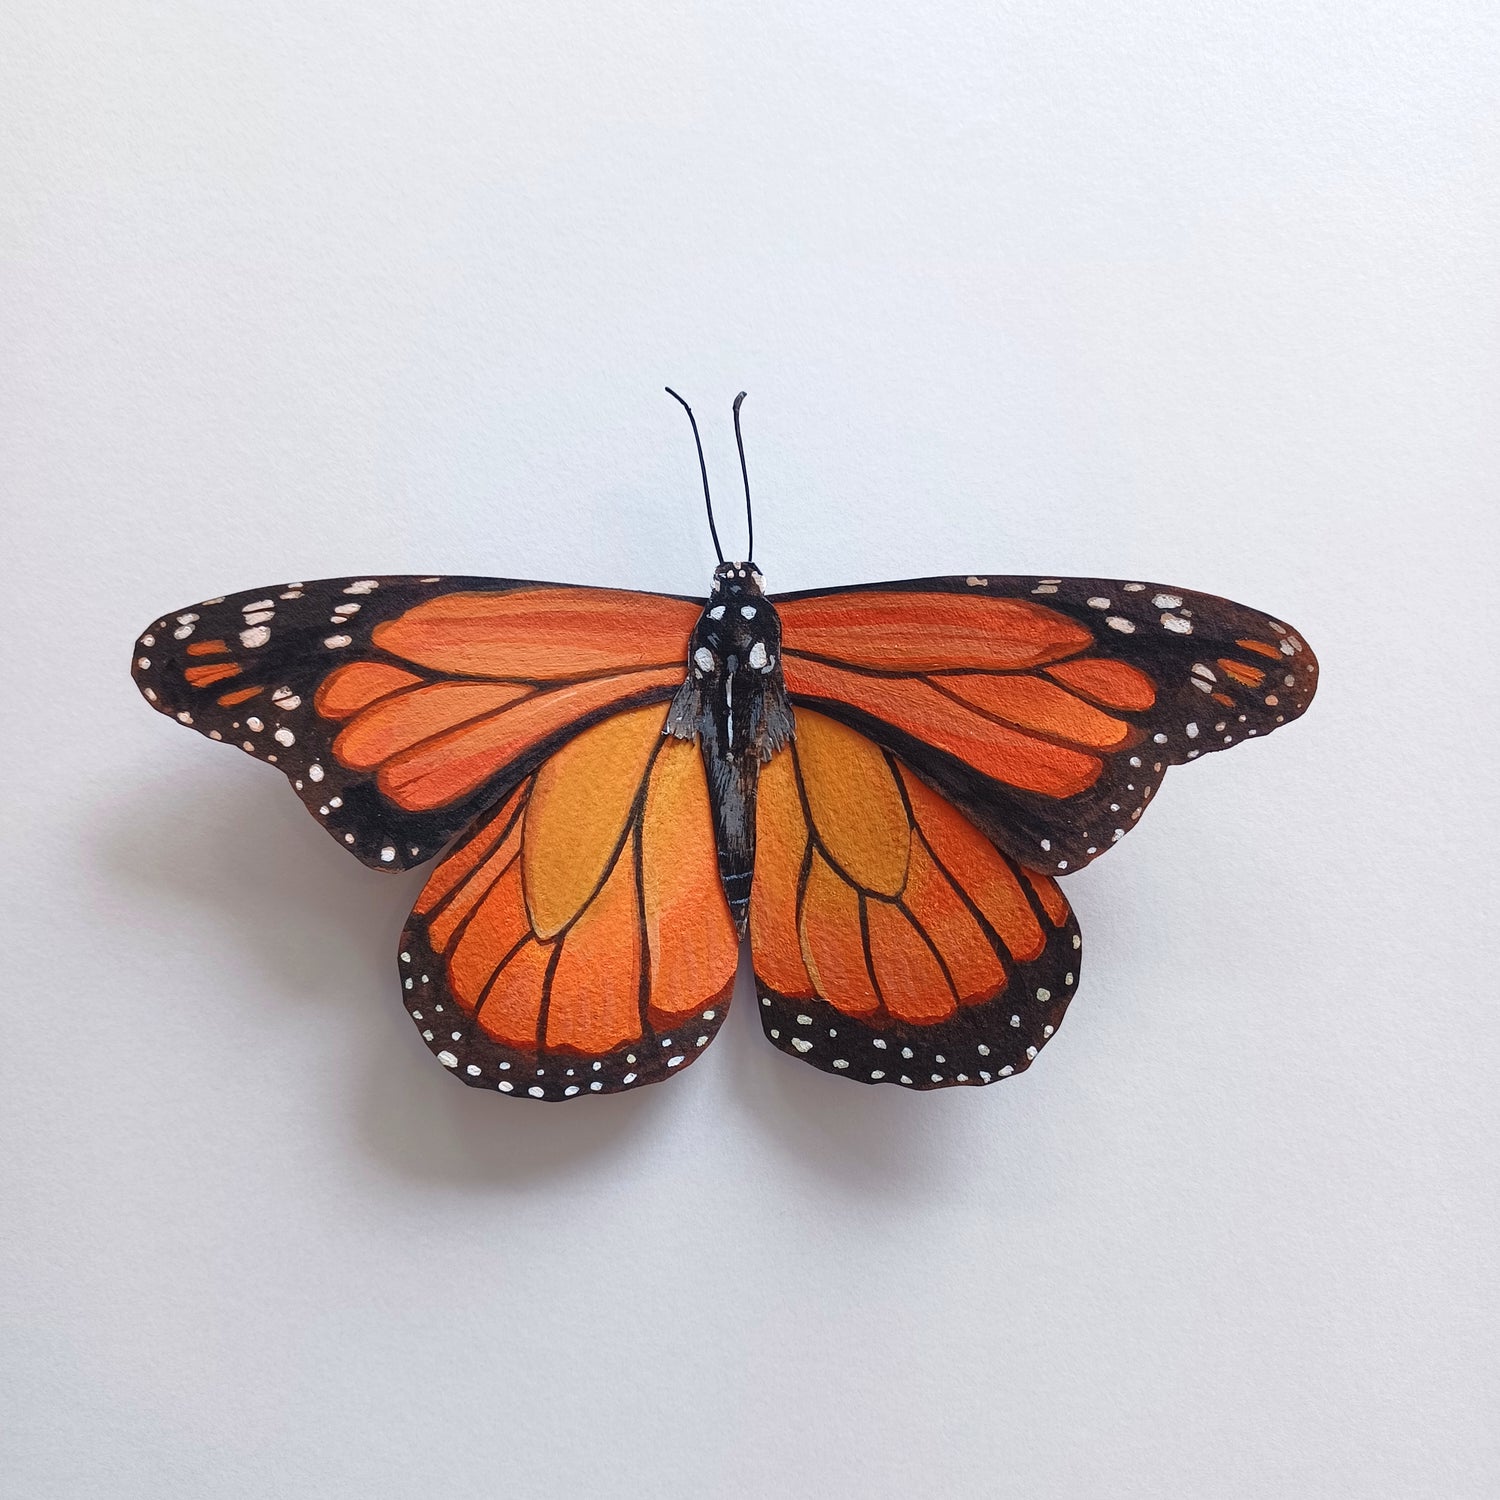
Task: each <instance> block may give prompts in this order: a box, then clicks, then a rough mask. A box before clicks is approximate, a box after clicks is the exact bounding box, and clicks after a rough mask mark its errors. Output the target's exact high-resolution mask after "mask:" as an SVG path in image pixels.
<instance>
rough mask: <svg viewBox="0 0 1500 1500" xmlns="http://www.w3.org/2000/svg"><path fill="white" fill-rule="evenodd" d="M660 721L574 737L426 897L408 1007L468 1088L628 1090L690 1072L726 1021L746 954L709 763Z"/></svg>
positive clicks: (440, 870) (627, 718) (619, 719)
mask: <svg viewBox="0 0 1500 1500" xmlns="http://www.w3.org/2000/svg"><path fill="white" fill-rule="evenodd" d="M665 719H666V709H665V708H664V707H662V706H647V707H642V708H634V709H628V710H626V711H624V712H622V713H620V714H618V715H616V716H614V717H612V718H610V719H606V720H605V721H603V722H602V723H600V724H598V725H596V726H594V727H593V728H590V729H587V730H585V731H584V732H583V733H581V734H580V735H578V736H577V737H576V738H575V739H573V740H572V741H570V742H569V743H568V744H566V745H565V746H564V747H563V748H562V749H560V750H558V751H557V752H555V753H554V754H553V755H552V756H551V757H550V758H549V759H548V760H547V761H545V762H544V763H543V764H542V765H541V767H540V768H539V769H538V770H537V771H536V772H535V773H534V774H532V775H531V776H529V777H527V778H526V780H525V781H523V782H522V784H521V785H520V786H519V787H517V788H516V790H515V791H514V792H513V793H512V794H511V796H510V797H509V798H508V799H507V800H506V801H505V803H504V804H503V805H502V806H501V807H500V808H499V809H498V810H497V811H496V812H495V813H494V814H493V815H492V816H491V817H490V818H489V819H487V820H486V821H485V823H484V824H483V825H482V826H481V827H480V828H479V829H477V830H476V831H475V832H474V833H473V834H472V835H471V836H470V837H469V838H468V839H467V840H465V841H464V843H462V844H461V845H459V846H458V848H457V849H455V850H454V851H453V852H452V853H451V854H450V855H449V856H448V857H447V858H446V859H445V860H444V861H443V862H442V863H441V864H440V865H438V867H437V869H436V870H435V871H434V872H433V874H432V877H431V879H429V881H428V882H427V885H426V886H425V887H424V889H423V891H422V893H421V895H420V896H419V897H418V899H417V904H416V907H415V909H414V910H413V912H412V915H411V919H410V921H409V922H408V924H407V928H406V931H405V932H404V933H403V935H402V947H401V974H402V982H403V985H404V993H405V997H406V1003H407V1009H408V1010H409V1011H410V1013H411V1016H412V1020H413V1021H414V1022H415V1023H416V1025H417V1027H418V1029H419V1030H420V1032H421V1034H422V1037H423V1039H424V1040H425V1041H426V1043H427V1045H428V1047H429V1049H430V1050H431V1051H432V1052H433V1053H434V1054H435V1055H436V1057H437V1058H438V1060H439V1061H440V1062H442V1063H443V1064H444V1065H445V1066H447V1067H448V1068H451V1069H452V1070H453V1072H454V1073H455V1074H456V1076H458V1077H459V1078H461V1079H462V1080H463V1081H464V1082H465V1083H468V1084H472V1085H473V1086H474V1087H476V1088H486V1089H494V1090H498V1091H499V1092H501V1093H505V1094H513V1095H517V1096H519V1097H522V1098H536V1099H566V1098H573V1097H575V1096H578V1095H581V1094H588V1093H613V1092H618V1091H619V1090H621V1089H628V1088H633V1087H635V1086H637V1085H639V1084H645V1083H654V1082H656V1081H657V1080H659V1079H661V1078H665V1077H668V1076H670V1075H671V1074H672V1073H673V1072H676V1071H680V1070H681V1069H682V1068H683V1067H685V1066H687V1065H689V1064H690V1063H691V1062H692V1061H693V1059H694V1058H696V1057H697V1056H698V1054H699V1053H700V1052H701V1051H702V1050H703V1048H704V1047H706V1046H707V1045H708V1043H709V1041H710V1040H711V1039H712V1038H713V1036H714V1033H715V1032H716V1031H717V1030H718V1028H719V1026H720V1024H721V1023H722V1021H723V1017H724V1012H725V1008H726V1006H727V1004H728V1000H729V994H730V990H731V989H732V987H733V984H734V972H735V967H736V964H737V960H738V952H739V943H738V939H737V937H736V934H735V930H734V923H733V920H732V919H731V917H730V913H729V906H728V903H727V902H726V901H725V899H724V894H723V889H722V887H721V886H720V884H719V877H718V863H717V858H716V855H715V851H714V836H713V820H712V817H711V815H710V812H709V802H708V783H707V778H706V776H705V775H704V770H703V760H702V756H701V755H700V754H699V751H698V749H697V747H696V746H695V745H693V744H690V743H687V742H684V741H681V740H677V739H673V738H670V737H666V736H664V735H663V734H662V726H663V724H664V722H665Z"/></svg>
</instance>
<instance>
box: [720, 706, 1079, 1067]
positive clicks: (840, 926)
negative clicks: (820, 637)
mask: <svg viewBox="0 0 1500 1500" xmlns="http://www.w3.org/2000/svg"><path fill="white" fill-rule="evenodd" d="M750 938H751V951H752V953H753V955H754V960H755V975H756V983H757V989H758V991H759V993H760V1002H761V1021H762V1023H763V1025H764V1027H765V1030H766V1034H767V1036H769V1037H770V1039H771V1041H772V1042H774V1043H775V1044H776V1046H778V1047H779V1048H781V1050H782V1051H784V1052H787V1053H789V1054H790V1055H792V1056H794V1057H801V1058H802V1059H803V1060H804V1061H806V1062H810V1063H812V1064H813V1065H814V1066H816V1067H819V1068H822V1069H824V1070H825V1071H827V1072H830V1073H838V1074H841V1075H843V1076H844V1077H848V1078H854V1079H857V1080H859V1081H860V1082H862V1083H882V1082H884V1083H895V1084H900V1085H904V1086H905V1087H908V1088H916V1089H929V1088H941V1087H947V1086H949V1085H953V1084H985V1083H990V1082H993V1081H994V1080H996V1079H999V1078H1005V1077H1008V1076H1010V1075H1011V1074H1013V1073H1019V1072H1021V1071H1023V1070H1024V1069H1025V1068H1027V1067H1028V1066H1030V1064H1031V1061H1032V1059H1033V1058H1035V1057H1036V1055H1037V1052H1038V1050H1039V1049H1040V1048H1041V1047H1042V1046H1044V1045H1045V1043H1046V1042H1047V1040H1048V1039H1049V1038H1050V1037H1051V1036H1052V1034H1053V1032H1054V1031H1055V1030H1056V1029H1057V1026H1058V1025H1059V1023H1060V1022H1061V1020H1062V1016H1063V1012H1064V1011H1065V1010H1066V1009H1067V1007H1068V1002H1069V1000H1070V999H1071V998H1072V995H1073V993H1074V989H1075V986H1076V985H1077V982H1078V973H1079V958H1080V948H1081V946H1082V942H1081V939H1080V937H1079V934H1078V927H1077V924H1076V923H1075V922H1074V920H1073V916H1072V913H1071V912H1070V911H1069V909H1068V905H1067V902H1066V901H1065V900H1064V899H1063V897H1062V893H1061V892H1060V891H1059V890H1058V888H1057V886H1056V884H1055V883H1054V882H1053V881H1052V880H1051V879H1050V878H1048V877H1047V876H1045V875H1039V874H1035V873H1033V872H1031V871H1028V870H1024V869H1022V868H1021V867H1020V866H1018V865H1017V864H1015V863H1014V862H1013V861H1012V860H1010V859H1008V858H1007V857H1006V856H1005V855H1004V854H1002V853H1001V852H1000V851H999V850H998V849H997V848H996V847H995V845H994V844H993V843H991V842H990V840H989V839H987V838H986V837H985V836H984V835H983V834H982V833H980V832H979V830H978V829H977V828H975V827H974V825H973V824H972V823H971V822H970V821H969V820H968V819H967V818H965V817H964V816H963V814H962V813H960V812H959V811H958V810H957V809H956V808H955V807H953V805H952V804H951V803H949V802H948V801H946V800H945V799H944V798H943V797H941V796H939V795H938V794H937V793H936V792H935V791H934V790H933V789H932V788H931V787H930V786H928V785H927V784H926V783H925V782H924V781H923V780H922V779H921V778H919V777H918V776H916V775H915V774H914V773H913V772H912V771H911V770H910V769H909V768H908V767H907V766H905V765H903V764H901V763H900V762H899V761H898V760H897V759H896V758H895V757H894V756H892V755H891V754H890V753H889V752H888V751H886V750H883V749H882V748H881V747H880V746H879V745H877V744H875V743H874V742H873V741H872V740H870V739H868V738H866V737H865V736H864V735H862V734H859V733H858V732H857V731H855V730H853V729H851V728H849V727H848V726H847V725H845V724H843V723H840V722H839V721H838V720H836V719H832V718H828V717H826V716H824V715H822V714H819V713H814V712H812V711H810V710H807V709H799V710H798V713H797V735H796V739H795V740H794V742H793V744H792V745H791V746H790V747H789V748H788V749H787V750H786V751H783V752H782V753H781V754H779V755H777V756H775V757H774V758H773V759H772V760H771V761H769V762H768V763H767V764H766V766H765V767H764V769H763V770H762V772H761V778H760V787H759V792H758V806H757V814H756V864H755V882H754V886H753V888H752V891H751V897H750Z"/></svg>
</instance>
